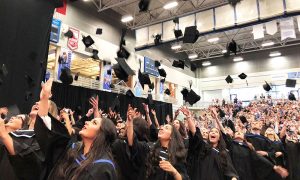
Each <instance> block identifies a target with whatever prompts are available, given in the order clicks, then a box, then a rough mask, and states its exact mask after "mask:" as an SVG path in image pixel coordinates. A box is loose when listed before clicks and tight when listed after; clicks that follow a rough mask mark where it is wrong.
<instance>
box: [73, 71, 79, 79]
mask: <svg viewBox="0 0 300 180" xmlns="http://www.w3.org/2000/svg"><path fill="white" fill-rule="evenodd" d="M78 78H79V72H78V73H76V74H75V76H74V80H75V81H78Z"/></svg>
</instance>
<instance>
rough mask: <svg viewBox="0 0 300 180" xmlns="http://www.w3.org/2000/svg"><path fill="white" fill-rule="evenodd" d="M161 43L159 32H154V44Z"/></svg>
mask: <svg viewBox="0 0 300 180" xmlns="http://www.w3.org/2000/svg"><path fill="white" fill-rule="evenodd" d="M160 43H161V34H156V35H155V36H154V44H155V45H159V44H160Z"/></svg>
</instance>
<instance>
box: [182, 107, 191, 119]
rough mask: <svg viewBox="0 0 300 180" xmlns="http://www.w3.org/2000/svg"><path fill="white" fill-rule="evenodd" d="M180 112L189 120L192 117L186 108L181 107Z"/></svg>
mask: <svg viewBox="0 0 300 180" xmlns="http://www.w3.org/2000/svg"><path fill="white" fill-rule="evenodd" d="M180 111H181V112H182V113H183V114H184V115H185V116H186V117H187V118H190V117H191V116H192V113H191V111H190V110H189V109H188V108H187V107H181V108H180Z"/></svg>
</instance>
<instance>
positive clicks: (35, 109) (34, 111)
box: [29, 102, 39, 116]
mask: <svg viewBox="0 0 300 180" xmlns="http://www.w3.org/2000/svg"><path fill="white" fill-rule="evenodd" d="M38 111H39V102H36V103H35V104H34V105H33V106H32V107H31V111H30V113H29V115H30V116H36V115H37V113H38Z"/></svg>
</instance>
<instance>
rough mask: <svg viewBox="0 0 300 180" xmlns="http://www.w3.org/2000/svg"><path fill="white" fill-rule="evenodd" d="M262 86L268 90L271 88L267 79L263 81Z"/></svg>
mask: <svg viewBox="0 0 300 180" xmlns="http://www.w3.org/2000/svg"><path fill="white" fill-rule="evenodd" d="M263 88H264V90H265V91H270V90H271V89H272V87H271V86H270V85H269V83H267V81H265V84H264V85H263Z"/></svg>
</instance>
